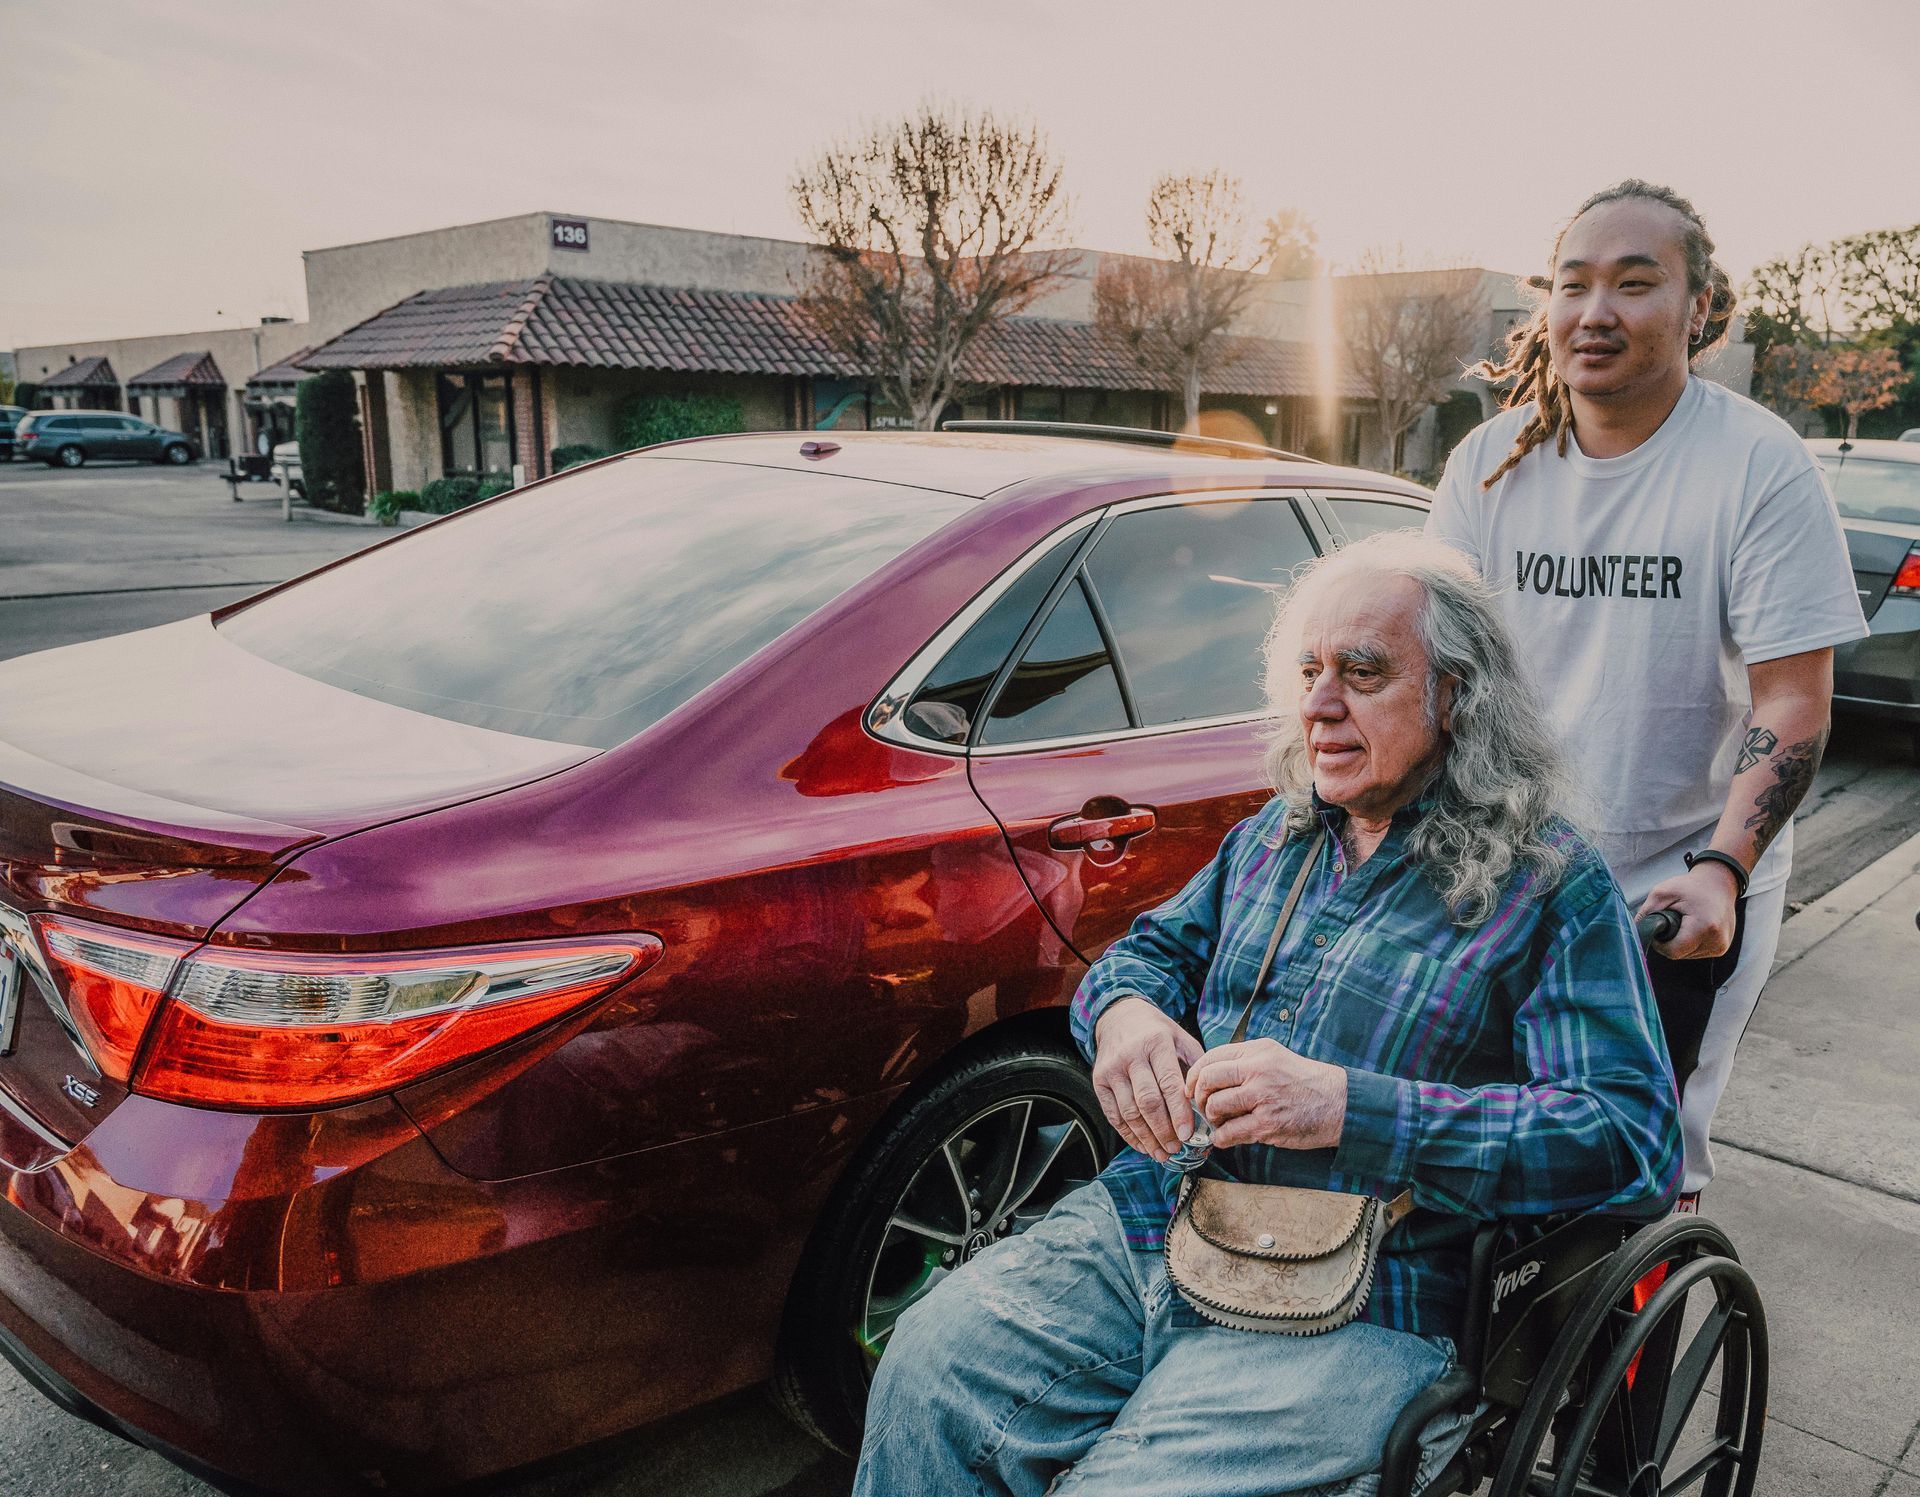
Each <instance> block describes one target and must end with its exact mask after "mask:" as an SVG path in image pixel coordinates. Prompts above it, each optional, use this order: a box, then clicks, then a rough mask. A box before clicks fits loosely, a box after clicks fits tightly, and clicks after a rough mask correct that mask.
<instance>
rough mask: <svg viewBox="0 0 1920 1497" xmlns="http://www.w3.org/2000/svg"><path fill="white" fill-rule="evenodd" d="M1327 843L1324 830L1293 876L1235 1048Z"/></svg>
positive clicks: (1236, 1032) (1243, 1012)
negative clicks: (1322, 845) (1301, 895)
mask: <svg viewBox="0 0 1920 1497" xmlns="http://www.w3.org/2000/svg"><path fill="white" fill-rule="evenodd" d="M1326 840H1327V834H1326V830H1325V829H1324V828H1322V830H1321V832H1320V835H1319V836H1317V837H1315V838H1314V839H1313V846H1311V847H1309V848H1308V849H1307V855H1306V856H1305V857H1304V858H1302V859H1301V860H1300V871H1299V872H1298V873H1296V874H1295V875H1294V876H1293V887H1292V888H1291V889H1289V890H1288V891H1287V902H1286V903H1285V904H1283V905H1281V906H1280V918H1279V919H1277V920H1275V921H1274V922H1273V934H1272V935H1271V936H1269V937H1268V938H1267V953H1266V955H1265V956H1263V957H1261V958H1260V975H1259V976H1258V977H1256V978H1254V980H1253V992H1252V993H1250V994H1248V996H1247V1006H1246V1007H1245V1008H1243V1009H1241V1010H1240V1022H1239V1023H1238V1024H1236V1025H1234V1026H1233V1039H1232V1041H1231V1042H1230V1043H1232V1044H1235V1045H1237V1044H1239V1043H1240V1042H1241V1041H1242V1040H1244V1039H1245V1038H1246V1037H1247V1021H1248V1020H1249V1019H1251V1018H1252V1017H1253V1006H1254V1004H1256V1003H1258V1002H1259V1001H1260V989H1261V988H1263V987H1265V986H1266V983H1267V973H1268V972H1269V971H1270V970H1271V969H1272V967H1273V954H1274V952H1276V951H1278V950H1279V949H1280V937H1281V936H1282V935H1284V934H1285V933H1286V929H1287V925H1288V922H1290V921H1291V920H1292V919H1293V907H1294V906H1295V905H1297V904H1298V903H1300V891H1301V890H1302V889H1304V888H1306V887H1307V876H1308V875H1309V874H1311V873H1312V872H1313V865H1314V864H1315V863H1316V862H1318V861H1319V858H1320V845H1321V844H1322V843H1323V842H1325V841H1326Z"/></svg>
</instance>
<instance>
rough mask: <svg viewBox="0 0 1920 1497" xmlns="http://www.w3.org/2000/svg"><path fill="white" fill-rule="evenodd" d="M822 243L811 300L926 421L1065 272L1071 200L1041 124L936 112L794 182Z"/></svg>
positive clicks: (828, 334)
mask: <svg viewBox="0 0 1920 1497" xmlns="http://www.w3.org/2000/svg"><path fill="white" fill-rule="evenodd" d="M792 192H793V200H794V206H795V207H796V208H797V209H798V211H799V215H800V222H801V223H802V224H803V225H805V227H806V230H807V232H808V233H809V234H810V235H812V236H813V238H815V239H816V240H817V241H819V246H820V248H819V251H818V253H817V254H816V255H815V256H814V259H813V263H812V266H811V268H810V270H809V274H808V279H807V283H806V286H805V287H804V289H803V291H802V296H801V300H802V303H803V305H804V306H805V307H806V309H807V311H808V313H809V314H810V316H811V317H812V319H813V321H814V323H815V324H816V325H817V326H818V327H819V329H820V331H821V334H822V335H823V336H824V337H825V338H826V339H827V341H828V342H829V343H830V344H832V345H833V346H834V347H835V348H836V349H837V350H839V351H840V352H841V353H842V354H843V355H844V356H845V357H847V358H848V359H849V360H851V361H852V362H853V363H854V364H855V365H857V366H858V367H859V368H861V369H863V370H865V371H866V372H867V373H868V374H869V375H870V376H871V377H872V378H873V380H874V382H875V384H876V385H877V386H878V387H879V390H880V393H881V394H882V395H883V396H884V397H885V398H886V399H887V400H888V401H889V402H891V403H892V404H893V405H895V406H897V407H898V408H899V409H901V410H903V411H905V412H906V413H907V415H908V417H909V418H910V419H911V421H912V423H913V425H914V426H915V427H916V428H918V429H920V430H922V431H926V430H930V429H932V427H933V425H934V423H935V422H936V421H938V420H939V417H940V412H941V409H942V408H943V407H944V406H945V405H946V404H947V402H948V401H949V400H951V399H952V398H953V397H954V395H955V394H956V393H957V392H958V391H959V390H960V388H961V384H962V374H961V365H962V362H963V359H964V357H965V355H966V352H967V349H968V348H969V347H970V346H971V345H972V344H973V343H974V341H975V340H976V339H978V338H979V337H980V335H981V334H982V333H984V332H986V331H987V329H989V328H990V327H992V326H993V325H994V324H995V323H996V322H998V321H1000V320H1001V319H1002V318H1004V317H1010V316H1012V315H1013V314H1014V313H1016V312H1019V311H1021V310H1022V309H1023V308H1025V307H1027V306H1030V305H1031V304H1032V303H1033V301H1034V300H1035V299H1036V298H1037V297H1038V296H1040V295H1041V294H1042V293H1043V292H1044V291H1046V290H1047V289H1048V288H1050V287H1051V286H1053V285H1054V284H1056V283H1057V282H1058V281H1059V280H1060V279H1062V277H1063V276H1064V275H1065V274H1066V272H1067V269H1068V267H1069V265H1070V263H1071V262H1070V260H1069V257H1068V256H1067V255H1066V254H1064V253H1063V252H1061V251H1058V250H1048V249H1036V248H1035V246H1036V245H1040V244H1044V243H1045V242H1047V241H1049V240H1052V239H1055V238H1057V237H1058V235H1059V234H1060V232H1061V231H1062V229H1063V228H1064V226H1065V222H1066V213H1067V203H1066V198H1065V197H1064V195H1063V194H1062V192H1061V190H1060V166H1059V164H1058V162H1057V161H1056V160H1055V159H1054V157H1053V154H1052V151H1051V150H1050V148H1049V147H1048V145H1047V143H1046V141H1045V139H1044V138H1043V137H1042V136H1041V135H1040V132H1039V129H1038V127H1036V126H1034V125H1031V124H1016V123H1010V122H1007V121H1003V120H1001V119H999V118H998V117H996V116H995V115H993V114H991V113H989V112H987V111H980V112H978V113H969V112H966V111H962V110H956V109H950V108H940V107H936V106H934V105H930V104H929V105H923V106H921V108H920V110H919V111H918V112H917V113H916V114H913V115H911V116H909V117H908V118H906V119H903V120H900V121H899V122H898V123H896V124H892V125H887V126H876V127H874V128H872V129H870V130H868V131H867V132H866V133H865V134H864V135H861V136H859V137H858V138H854V139H849V140H845V141H842V142H839V143H837V144H835V145H832V146H830V147H828V149H826V150H825V151H823V152H821V154H820V155H819V156H818V157H817V158H815V159H814V160H813V161H812V162H810V163H808V164H806V165H804V166H802V167H801V168H800V170H799V171H797V172H796V173H795V175H794V178H793V182H792Z"/></svg>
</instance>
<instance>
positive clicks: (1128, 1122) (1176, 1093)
mask: <svg viewBox="0 0 1920 1497" xmlns="http://www.w3.org/2000/svg"><path fill="white" fill-rule="evenodd" d="M1200 1053H1201V1047H1200V1041H1199V1040H1197V1039H1195V1038H1194V1037H1193V1036H1192V1035H1190V1034H1188V1033H1187V1032H1186V1030H1184V1029H1182V1028H1181V1027H1180V1026H1179V1025H1178V1024H1176V1023H1174V1022H1173V1020H1171V1019H1169V1018H1168V1017H1167V1016H1166V1015H1165V1014H1163V1013H1162V1012H1160V1010H1159V1009H1157V1008H1155V1007H1154V1006H1153V1005H1152V1004H1151V1003H1149V1002H1147V1000H1146V999H1144V998H1122V999H1121V1000H1120V1001H1119V1002H1118V1003H1116V1004H1114V1005H1113V1006H1112V1007H1111V1008H1109V1009H1108V1010H1107V1011H1106V1012H1105V1013H1103V1014H1102V1015H1101V1016H1100V1022H1099V1023H1098V1024H1096V1025H1094V1027H1093V1090H1094V1093H1095V1095H1097V1096H1098V1097H1099V1098H1100V1110H1101V1111H1102V1112H1104V1113H1105V1114H1106V1115H1107V1121H1108V1122H1109V1123H1111V1124H1113V1126H1114V1128H1115V1129H1117V1130H1118V1132H1119V1134H1120V1137H1121V1138H1123V1139H1125V1140H1126V1141H1127V1142H1128V1143H1129V1144H1131V1145H1133V1147H1134V1148H1136V1149H1138V1150H1139V1151H1140V1152H1141V1153H1142V1154H1147V1155H1150V1156H1151V1157H1153V1158H1155V1159H1158V1160H1159V1161H1160V1162H1161V1163H1162V1164H1164V1163H1166V1161H1167V1157H1168V1156H1169V1155H1171V1154H1172V1153H1173V1151H1174V1150H1175V1149H1177V1148H1179V1147H1180V1145H1181V1144H1182V1143H1184V1142H1186V1139H1187V1135H1188V1134H1190V1133H1192V1132H1193V1109H1192V1108H1191V1107H1190V1106H1189V1105H1188V1103H1187V1088H1186V1080H1185V1077H1184V1076H1183V1074H1182V1073H1183V1072H1184V1070H1185V1069H1186V1067H1187V1066H1188V1065H1190V1064H1192V1063H1193V1062H1194V1061H1196V1060H1198V1059H1199V1058H1200Z"/></svg>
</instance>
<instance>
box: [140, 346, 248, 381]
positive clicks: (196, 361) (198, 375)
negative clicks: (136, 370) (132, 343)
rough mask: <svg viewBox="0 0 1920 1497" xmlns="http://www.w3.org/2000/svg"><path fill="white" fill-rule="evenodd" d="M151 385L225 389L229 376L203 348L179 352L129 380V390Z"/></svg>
mask: <svg viewBox="0 0 1920 1497" xmlns="http://www.w3.org/2000/svg"><path fill="white" fill-rule="evenodd" d="M150 385H187V386H191V387H193V388H196V389H203V390H205V389H216V390H224V389H226V387H227V377H226V376H225V375H224V374H222V373H221V372H220V366H219V365H218V364H216V363H214V362H213V355H212V354H211V353H208V352H207V351H206V350H205V349H202V350H201V351H200V352H198V353H177V354H175V355H174V356H173V357H172V358H170V359H167V360H165V361H163V362H162V363H158V364H155V365H154V366H153V367H152V368H151V369H149V370H148V371H147V372H146V373H145V374H136V375H135V376H134V377H133V378H132V379H130V380H128V381H127V388H128V389H129V390H133V389H144V388H146V387H147V386H150Z"/></svg>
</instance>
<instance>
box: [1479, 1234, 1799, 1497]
mask: <svg viewBox="0 0 1920 1497" xmlns="http://www.w3.org/2000/svg"><path fill="white" fill-rule="evenodd" d="M1709 1394H1711V1395H1712V1407H1711V1408H1710V1409H1709V1408H1705V1407H1702V1404H1703V1399H1704V1398H1705V1396H1706V1395H1709ZM1766 1412H1767V1323H1766V1315H1765V1312H1764V1311H1763V1310H1762V1309H1761V1306H1760V1296H1759V1294H1758V1293H1757V1292H1756V1291H1755V1289H1754V1286H1753V1280H1752V1278H1750V1277H1749V1276H1748V1274H1747V1271H1746V1269H1745V1268H1743V1267H1741V1265H1740V1261H1739V1255H1738V1254H1737V1253H1736V1252H1735V1251H1734V1248H1733V1244H1732V1243H1730V1242H1728V1241H1727V1238H1726V1236H1725V1234H1724V1233H1722V1232H1721V1231H1720V1229H1719V1228H1718V1227H1716V1226H1714V1225H1713V1223H1712V1222H1709V1221H1703V1220H1701V1219H1700V1218H1699V1217H1687V1216H1680V1217H1672V1218H1669V1219H1668V1220H1666V1221H1663V1222H1658V1223H1656V1224H1655V1225H1653V1226H1650V1227H1646V1228H1644V1229H1642V1230H1641V1231H1640V1232H1637V1233H1636V1234H1635V1235H1634V1236H1633V1237H1632V1238H1630V1239H1629V1240H1628V1241H1627V1243H1626V1244H1625V1245H1624V1246H1623V1247H1622V1248H1621V1249H1620V1251H1619V1252H1618V1253H1616V1254H1615V1255H1614V1256H1613V1258H1612V1259H1611V1260H1610V1261H1609V1262H1608V1263H1607V1265H1606V1266H1605V1268H1604V1270H1603V1271H1602V1273H1601V1274H1600V1275H1599V1276H1598V1277H1597V1278H1596V1280H1595V1282H1594V1284H1593V1286H1592V1288H1590V1289H1589V1290H1588V1292H1587V1294H1586V1295H1585V1297H1584V1298H1583V1299H1582V1300H1581V1302H1580V1305H1579V1306H1578V1308H1577V1309H1576V1310H1575V1311H1574V1313H1573V1315H1572V1316H1571V1318H1569V1320H1568V1321H1567V1323H1566V1325H1565V1327H1564V1328H1563V1329H1562V1330H1561V1332H1560V1335H1559V1338H1558V1339H1557V1340H1556V1341H1555V1342H1554V1344H1553V1348H1552V1350H1551V1351H1550V1352H1549V1353H1548V1356H1547V1360H1546V1362H1545V1364H1544V1365H1543V1366H1542V1368H1541V1370H1540V1373H1539V1376H1538V1377H1537V1378H1536V1380H1535V1381H1534V1384H1533V1389H1532V1392H1531V1393H1530V1394H1529V1395H1528V1398H1527V1402H1526V1404H1525V1405H1524V1406H1523V1407H1522V1409H1521V1410H1520V1413H1519V1414H1518V1415H1517V1416H1516V1418H1515V1420H1514V1425H1513V1430H1512V1434H1511V1437H1510V1438H1509V1440H1508V1441H1507V1445H1506V1452H1505V1458H1504V1459H1503V1460H1502V1461H1501V1463H1500V1470H1499V1474H1498V1475H1497V1476H1496V1477H1495V1479H1494V1484H1493V1494H1494V1497H1528V1494H1531V1497H1575V1494H1578V1497H1668V1494H1674V1493H1680V1492H1691V1491H1695V1490H1698V1491H1699V1492H1701V1493H1703V1494H1704V1497H1750V1494H1751V1493H1752V1491H1753V1484H1754V1478H1755V1475H1756V1473H1757V1471H1758V1468H1759V1458H1760V1439H1761V1433H1762V1430H1763V1428H1764V1426H1765V1423H1766Z"/></svg>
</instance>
